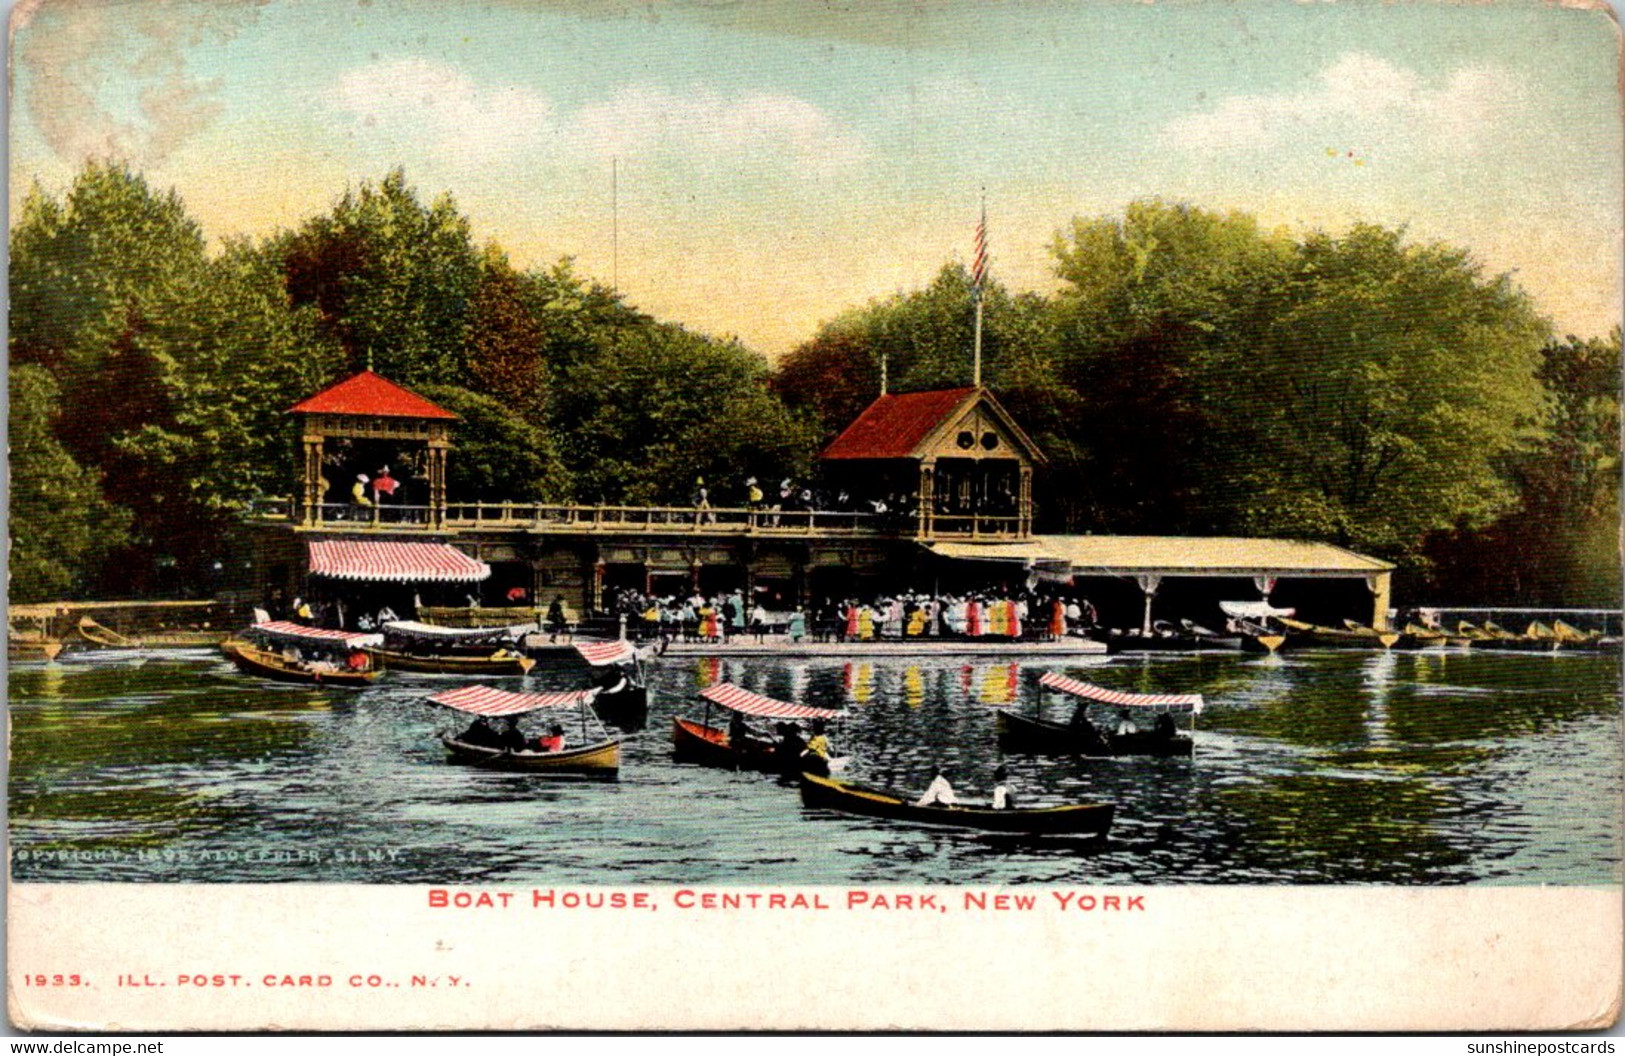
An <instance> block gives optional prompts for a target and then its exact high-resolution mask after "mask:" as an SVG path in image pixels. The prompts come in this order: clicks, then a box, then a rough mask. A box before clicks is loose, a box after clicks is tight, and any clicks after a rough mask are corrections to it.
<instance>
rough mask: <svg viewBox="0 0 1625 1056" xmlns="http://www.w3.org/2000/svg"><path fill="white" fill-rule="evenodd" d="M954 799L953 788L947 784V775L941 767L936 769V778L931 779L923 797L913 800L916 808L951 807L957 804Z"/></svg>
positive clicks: (956, 800)
mask: <svg viewBox="0 0 1625 1056" xmlns="http://www.w3.org/2000/svg"><path fill="white" fill-rule="evenodd" d="M958 802H959V801H958V799H956V798H955V797H954V786H953V785H950V784H949V783H948V775H947V774H945V773H943V770H942V767H940V766H939V767H937V776H936V777H934V778H932V779H931V784H929V785H927V786H926V789H925V795H923V796H921V797H920V798H919V799H917V800H915V802H914V805H915V806H917V807H930V806H941V807H951V806H953V805H954V804H956V803H958Z"/></svg>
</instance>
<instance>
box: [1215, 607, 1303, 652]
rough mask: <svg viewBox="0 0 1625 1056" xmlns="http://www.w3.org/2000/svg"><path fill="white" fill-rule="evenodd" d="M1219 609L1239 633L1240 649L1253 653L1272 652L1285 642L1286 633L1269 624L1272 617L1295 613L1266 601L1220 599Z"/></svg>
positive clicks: (1276, 617)
mask: <svg viewBox="0 0 1625 1056" xmlns="http://www.w3.org/2000/svg"><path fill="white" fill-rule="evenodd" d="M1219 610H1220V611H1221V612H1223V613H1224V614H1225V615H1226V616H1228V617H1230V625H1231V626H1232V627H1233V628H1234V629H1235V630H1237V631H1239V632H1240V633H1241V636H1242V638H1241V647H1242V649H1244V650H1246V651H1248V652H1253V653H1274V652H1275V651H1276V650H1278V649H1280V648H1281V646H1283V645H1285V644H1286V635H1285V634H1284V633H1282V632H1281V631H1278V630H1276V629H1275V628H1273V627H1271V626H1270V625H1269V621H1270V620H1272V619H1275V620H1279V619H1281V618H1282V617H1286V616H1293V615H1296V614H1297V611H1298V610H1296V609H1278V608H1276V607H1275V606H1273V605H1271V604H1270V603H1269V602H1267V601H1221V602H1219Z"/></svg>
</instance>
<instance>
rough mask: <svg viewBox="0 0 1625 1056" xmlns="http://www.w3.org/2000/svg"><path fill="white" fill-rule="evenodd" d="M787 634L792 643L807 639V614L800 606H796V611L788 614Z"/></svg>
mask: <svg viewBox="0 0 1625 1056" xmlns="http://www.w3.org/2000/svg"><path fill="white" fill-rule="evenodd" d="M788 632H789V635H790V641H792V642H800V641H801V640H802V639H803V638H805V637H807V613H806V612H805V610H803V609H802V607H801V606H800V605H797V606H796V611H795V612H792V613H791V614H790V625H789V627H788Z"/></svg>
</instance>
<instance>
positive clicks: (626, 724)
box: [592, 686, 649, 733]
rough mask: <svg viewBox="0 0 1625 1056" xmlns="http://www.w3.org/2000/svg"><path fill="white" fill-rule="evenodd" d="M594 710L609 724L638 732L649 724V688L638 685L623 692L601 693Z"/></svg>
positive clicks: (593, 705) (630, 731)
mask: <svg viewBox="0 0 1625 1056" xmlns="http://www.w3.org/2000/svg"><path fill="white" fill-rule="evenodd" d="M592 710H593V711H595V712H597V714H598V718H599V719H601V720H602V721H604V722H606V723H608V724H609V725H611V726H614V727H617V728H618V729H620V730H622V731H624V732H626V733H636V732H638V731H639V730H641V729H643V728H644V727H645V726H647V725H648V724H649V690H648V689H646V688H645V687H643V686H637V687H634V688H632V689H628V690H626V691H625V692H622V693H600V694H598V696H597V698H596V699H595V700H593V702H592Z"/></svg>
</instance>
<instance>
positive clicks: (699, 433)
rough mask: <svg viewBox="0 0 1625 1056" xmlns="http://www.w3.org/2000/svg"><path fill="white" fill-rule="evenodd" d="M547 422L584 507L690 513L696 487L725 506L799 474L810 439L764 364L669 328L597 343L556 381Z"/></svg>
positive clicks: (621, 333) (615, 333) (629, 332)
mask: <svg viewBox="0 0 1625 1056" xmlns="http://www.w3.org/2000/svg"><path fill="white" fill-rule="evenodd" d="M554 423H555V427H556V428H557V429H558V430H559V436H560V443H561V446H562V448H563V450H564V456H565V461H566V463H567V464H568V465H569V467H570V470H571V472H572V475H573V476H574V479H575V482H576V497H577V499H579V500H581V501H586V502H604V503H626V504H636V503H660V504H686V503H687V502H688V500H689V498H690V494H691V492H692V490H693V486H694V479H695V477H696V476H703V477H705V478H706V479H707V480H710V481H711V482H712V484H713V487H712V496H713V500H712V501H713V504H714V505H726V504H729V503H731V502H733V501H735V500H736V499H738V498H739V496H738V495H735V494H732V493H731V492H730V490H729V489H730V488H732V489H733V490H738V487H739V483H740V482H742V481H743V480H744V478H745V477H746V476H756V477H758V478H759V479H762V480H772V479H776V478H778V477H780V476H795V477H799V476H801V475H803V474H804V473H805V472H806V470H807V467H808V462H809V460H810V458H811V454H812V443H813V440H814V434H813V429H812V427H811V425H810V423H808V422H807V421H805V420H804V419H802V418H800V417H798V416H796V415H793V414H792V413H791V412H789V411H788V410H787V409H786V408H785V407H784V405H783V404H782V403H780V402H779V400H778V399H777V398H776V397H775V396H774V395H773V394H772V393H771V392H770V391H769V389H768V387H767V366H766V364H765V363H764V362H763V361H762V360H761V358H760V357H758V356H756V355H754V354H753V353H751V352H748V351H747V350H745V349H744V348H743V347H741V346H739V345H737V344H731V343H722V342H717V341H713V340H711V339H709V338H705V337H702V336H699V335H697V334H692V333H689V332H688V331H686V330H683V329H681V328H679V327H673V326H645V327H637V328H629V329H625V330H612V331H610V332H609V333H607V334H605V335H603V336H602V338H601V339H600V342H599V344H598V345H597V346H596V347H595V348H594V349H593V351H592V353H591V354H588V355H585V356H583V358H581V359H580V360H579V361H578V362H576V363H574V364H573V365H570V366H568V367H566V368H565V369H564V371H563V372H562V373H561V374H560V376H559V380H558V388H557V392H556V394H555V405H554Z"/></svg>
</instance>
